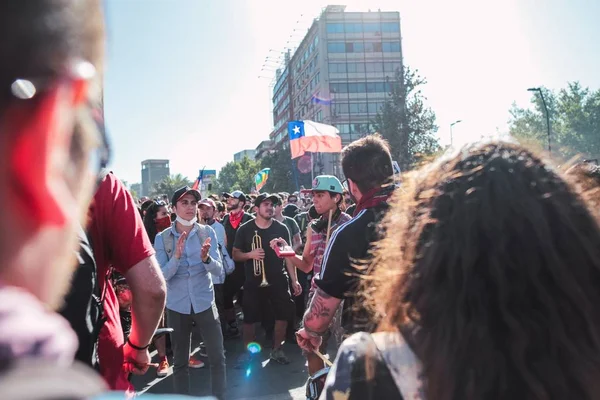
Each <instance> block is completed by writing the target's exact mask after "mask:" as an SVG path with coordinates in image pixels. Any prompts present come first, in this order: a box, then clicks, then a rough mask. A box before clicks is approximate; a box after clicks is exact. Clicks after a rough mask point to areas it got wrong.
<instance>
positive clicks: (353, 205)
mask: <svg viewBox="0 0 600 400" xmlns="http://www.w3.org/2000/svg"><path fill="white" fill-rule="evenodd" d="M354 210H356V204H352V205H351V206H350V207H348V209H347V210H346V214H348V215H349V216H351V217H352V216H353V215H354Z"/></svg>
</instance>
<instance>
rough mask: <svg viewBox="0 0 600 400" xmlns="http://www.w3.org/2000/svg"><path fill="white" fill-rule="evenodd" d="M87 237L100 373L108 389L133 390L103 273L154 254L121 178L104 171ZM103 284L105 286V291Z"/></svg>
mask: <svg viewBox="0 0 600 400" xmlns="http://www.w3.org/2000/svg"><path fill="white" fill-rule="evenodd" d="M90 215H91V222H90V228H89V232H90V236H91V239H92V247H93V249H94V257H95V259H96V265H97V268H98V282H99V285H100V290H101V293H106V294H105V296H106V297H105V300H104V317H105V318H106V322H105V324H104V326H103V327H102V330H101V331H100V336H99V338H98V357H99V359H100V373H101V374H102V376H103V377H104V379H105V380H106V382H107V383H108V385H109V386H110V388H111V389H112V390H133V386H132V385H131V384H130V383H129V381H128V380H127V376H128V373H127V372H126V371H125V370H124V368H123V344H124V343H125V339H124V338H123V330H122V328H121V319H120V317H119V302H118V300H117V296H116V294H115V291H114V289H113V287H112V284H111V283H110V281H108V282H106V275H107V272H108V270H109V268H110V267H111V266H112V267H114V268H115V269H116V270H117V271H119V272H120V273H121V274H123V275H125V273H126V272H127V271H128V270H129V269H130V268H131V267H133V266H134V265H135V264H137V263H138V262H140V261H142V260H144V259H145V258H148V257H150V256H152V255H154V248H153V247H152V243H150V239H149V238H148V234H147V233H146V229H144V224H143V222H142V218H141V217H140V214H139V212H138V210H137V207H136V206H135V203H134V201H133V198H132V197H131V195H130V194H129V192H128V191H127V190H126V189H125V187H124V186H123V184H122V183H121V181H119V180H118V179H117V178H116V177H115V176H114V175H113V174H108V175H107V176H106V178H104V180H103V181H102V183H101V184H100V186H99V187H98V190H97V191H96V194H95V195H94V200H93V202H92V205H91V207H90ZM105 285H108V287H106V292H105V289H104V288H105Z"/></svg>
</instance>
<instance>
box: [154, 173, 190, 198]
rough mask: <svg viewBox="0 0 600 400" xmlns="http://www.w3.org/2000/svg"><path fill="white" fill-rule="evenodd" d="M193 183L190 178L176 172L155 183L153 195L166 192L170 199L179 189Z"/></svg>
mask: <svg viewBox="0 0 600 400" xmlns="http://www.w3.org/2000/svg"><path fill="white" fill-rule="evenodd" d="M191 185H192V182H190V180H189V179H188V178H186V177H185V176H183V175H181V174H175V175H171V176H167V177H165V178H164V179H163V180H162V181H160V182H157V183H155V184H154V186H153V187H152V193H151V195H152V196H153V197H155V196H161V195H164V194H166V195H167V196H168V197H169V199H170V198H171V197H172V196H173V193H175V191H176V190H177V189H179V188H182V187H184V186H191Z"/></svg>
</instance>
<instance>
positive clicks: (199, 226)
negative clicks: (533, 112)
mask: <svg viewBox="0 0 600 400" xmlns="http://www.w3.org/2000/svg"><path fill="white" fill-rule="evenodd" d="M103 43H104V28H103V18H102V14H101V7H100V1H99V0H81V1H71V0H37V1H5V2H0V57H1V58H2V60H3V62H2V65H1V66H0V87H1V88H2V90H0V156H1V157H0V158H1V159H2V160H3V161H4V162H3V163H1V164H0V201H1V202H2V204H6V205H8V206H9V209H10V212H8V213H5V214H4V216H3V218H2V220H0V224H1V225H0V228H2V229H0V232H2V234H1V240H0V254H2V256H3V257H2V261H1V263H2V264H1V268H0V299H1V301H0V309H1V312H0V365H1V366H2V367H1V368H0V392H1V393H2V397H3V398H7V399H21V398H22V399H59V398H60V399H63V398H68V399H91V398H94V399H102V398H103V396H104V395H105V393H106V391H107V390H116V391H122V392H125V393H133V387H132V385H131V382H130V377H131V374H146V373H150V372H148V371H149V369H150V368H155V367H156V368H157V369H156V370H157V372H158V374H159V375H160V376H164V375H166V373H167V372H166V371H167V370H168V368H169V359H168V354H169V349H171V351H172V354H173V358H172V362H173V369H174V374H173V375H174V376H173V384H174V391H175V392H177V393H183V394H187V393H189V392H190V375H189V368H190V367H191V368H197V367H200V366H202V365H203V362H202V361H201V360H199V359H197V358H194V357H192V356H191V354H190V348H191V347H192V346H196V345H200V343H202V350H201V352H203V353H204V354H206V356H207V358H208V363H209V368H210V375H211V390H212V394H213V395H214V396H215V397H216V398H218V399H224V398H226V397H227V393H226V392H227V377H226V363H228V362H230V361H228V360H227V359H226V355H225V349H224V340H227V339H235V338H238V337H240V336H241V339H240V340H242V341H243V342H244V344H245V346H246V349H247V352H245V353H244V354H243V355H242V356H241V357H240V358H239V359H237V360H235V361H234V362H235V364H236V366H239V367H242V368H243V367H244V366H246V365H247V364H248V363H250V362H252V360H253V357H254V356H255V353H256V351H255V350H256V347H255V346H253V343H254V342H255V341H256V337H257V331H256V327H257V325H259V324H260V325H261V327H262V328H261V329H263V330H264V331H265V332H266V337H268V338H269V339H268V340H269V341H271V342H272V344H271V346H270V347H271V350H270V355H269V356H270V359H271V360H272V361H273V362H276V363H280V364H287V363H288V362H289V359H288V357H287V355H286V353H285V351H284V346H283V343H284V342H286V340H287V341H293V340H296V341H297V344H298V345H299V346H300V347H301V348H302V349H303V351H304V353H305V355H306V358H307V363H308V372H309V374H310V375H311V377H312V378H314V377H315V375H318V376H322V378H319V379H321V380H320V381H316V380H314V379H311V380H309V383H311V392H310V395H309V397H310V398H321V399H325V400H334V399H336V400H338V399H361V400H362V399H374V398H382V399H429V400H459V399H461V400H462V399H472V400H475V399H507V398H511V399H536V400H552V399H557V400H558V399H589V400H592V399H597V398H599V397H600V379H599V377H600V313H598V312H597V310H596V305H597V304H599V303H600V290H599V289H598V288H599V287H600V224H599V221H600V219H599V217H600V215H598V211H599V209H598V204H599V201H600V196H599V194H598V193H599V190H600V169H599V168H598V167H597V166H595V165H592V164H589V163H585V162H584V163H580V164H577V165H574V166H572V167H571V168H568V169H567V168H565V167H564V166H563V167H561V168H558V167H556V166H555V165H553V164H552V162H551V161H549V160H545V159H543V158H541V157H540V156H538V155H536V153H535V152H532V151H530V150H527V149H526V148H524V147H522V146H520V145H518V144H514V143H507V142H498V141H496V142H489V143H479V144H475V145H470V146H466V147H464V148H462V149H460V151H456V152H448V153H447V154H445V155H443V156H441V157H440V158H438V159H437V160H435V161H432V162H430V163H429V164H427V165H425V166H423V167H421V168H420V169H418V170H415V171H412V172H408V173H405V174H403V176H402V183H401V186H399V187H398V185H397V182H396V178H397V177H395V176H394V170H393V166H392V158H391V155H390V150H389V147H388V144H387V143H386V141H384V140H383V139H382V138H381V137H379V136H378V135H369V136H366V137H363V138H361V139H359V140H357V141H355V142H353V143H351V144H349V145H348V146H346V147H345V148H344V149H343V151H342V154H341V167H342V171H343V176H344V183H342V182H341V181H340V180H339V179H338V178H337V177H334V176H328V175H322V176H318V177H316V178H315V179H314V181H313V182H312V186H311V188H309V189H307V190H304V191H300V192H298V193H292V194H288V193H277V194H268V193H262V194H260V193H254V194H245V193H243V192H241V191H239V190H235V191H232V192H231V193H223V194H220V195H216V196H203V195H202V194H201V193H200V192H199V191H197V190H195V189H193V188H190V187H183V188H180V189H178V190H177V191H175V193H174V194H173V196H172V197H171V198H170V199H169V198H167V199H164V198H161V199H156V200H150V201H146V202H143V203H142V204H139V202H136V201H135V200H134V199H133V197H132V196H131V194H130V193H129V192H128V191H127V190H126V188H125V187H124V186H123V184H122V183H121V181H120V180H119V179H118V178H117V177H116V176H115V175H114V174H113V173H111V172H109V171H108V170H107V165H108V162H109V160H110V147H109V146H108V140H107V137H106V132H105V129H104V126H103V121H102V115H101V113H99V112H98V109H99V108H98V104H99V99H100V97H99V96H100V93H99V90H97V89H98V87H99V85H98V81H99V78H101V76H102V65H103ZM232 189H235V188H232ZM138 206H139V207H138ZM238 322H241V330H240V325H239V323H238ZM157 328H163V329H157ZM165 328H171V329H170V330H169V329H167V330H166V331H165ZM159 332H162V333H164V332H169V333H170V337H169V339H170V340H169V341H168V342H170V343H168V342H167V340H166V337H165V336H161V334H159ZM342 341H343V342H342ZM338 343H340V345H339V348H338V350H337V356H336V358H335V362H334V363H333V366H332V367H331V369H329V370H328V373H325V374H320V375H319V374H318V373H319V372H320V371H323V370H324V369H325V368H324V367H325V364H327V363H328V362H329V361H328V359H327V357H326V354H327V351H328V350H330V349H332V348H334V347H337V345H338ZM151 345H154V347H155V348H156V350H157V352H158V357H159V362H158V363H153V362H152V359H151V357H150V353H149V348H150V346H151ZM313 389H314V390H313ZM319 396H320V397H319Z"/></svg>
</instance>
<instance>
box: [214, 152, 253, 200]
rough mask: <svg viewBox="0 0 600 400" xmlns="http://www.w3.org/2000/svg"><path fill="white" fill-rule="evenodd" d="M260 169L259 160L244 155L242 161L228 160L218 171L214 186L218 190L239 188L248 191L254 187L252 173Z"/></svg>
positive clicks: (225, 190) (227, 190)
mask: <svg viewBox="0 0 600 400" xmlns="http://www.w3.org/2000/svg"><path fill="white" fill-rule="evenodd" d="M261 169H262V166H261V163H260V161H255V160H251V159H249V158H248V157H244V158H243V159H242V161H239V162H235V161H230V162H228V163H227V164H225V166H223V168H221V170H220V171H219V176H218V178H217V183H216V185H215V186H216V188H217V190H218V191H220V192H230V191H232V190H241V191H242V192H244V193H249V192H250V191H251V190H252V188H253V187H254V175H256V173H257V172H258V171H260V170H261Z"/></svg>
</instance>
